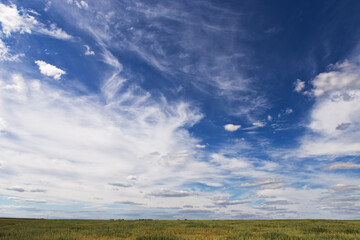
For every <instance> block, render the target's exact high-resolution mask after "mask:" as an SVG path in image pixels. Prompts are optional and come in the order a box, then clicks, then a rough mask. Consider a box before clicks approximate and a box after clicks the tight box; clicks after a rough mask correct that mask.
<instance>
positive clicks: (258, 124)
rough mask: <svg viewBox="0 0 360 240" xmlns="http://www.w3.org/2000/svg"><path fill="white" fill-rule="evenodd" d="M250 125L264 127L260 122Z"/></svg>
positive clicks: (263, 123)
mask: <svg viewBox="0 0 360 240" xmlns="http://www.w3.org/2000/svg"><path fill="white" fill-rule="evenodd" d="M252 125H253V126H256V127H265V125H266V123H265V122H261V121H257V122H254V123H253V124H252Z"/></svg>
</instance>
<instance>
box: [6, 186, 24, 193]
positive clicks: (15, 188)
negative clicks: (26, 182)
mask: <svg viewBox="0 0 360 240" xmlns="http://www.w3.org/2000/svg"><path fill="white" fill-rule="evenodd" d="M6 190H9V191H15V192H25V189H24V188H22V187H9V188H6Z"/></svg>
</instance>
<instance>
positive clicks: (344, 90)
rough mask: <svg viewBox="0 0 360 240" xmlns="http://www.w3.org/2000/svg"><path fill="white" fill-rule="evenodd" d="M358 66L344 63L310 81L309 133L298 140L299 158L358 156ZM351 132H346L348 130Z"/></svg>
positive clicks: (352, 63) (337, 64) (359, 143)
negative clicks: (299, 144)
mask: <svg viewBox="0 0 360 240" xmlns="http://www.w3.org/2000/svg"><path fill="white" fill-rule="evenodd" d="M359 78H360V66H359V64H358V63H357V61H356V60H352V61H351V60H345V61H343V62H341V63H336V64H335V65H331V66H330V70H329V71H328V72H323V73H320V74H318V75H317V76H316V77H315V78H314V80H313V81H312V84H313V90H312V91H313V92H314V96H315V104H314V107H313V109H312V110H311V112H310V123H309V125H308V126H307V127H308V129H309V130H310V131H309V132H308V134H305V135H304V136H303V137H302V139H301V147H300V149H299V150H298V151H296V154H298V155H299V156H303V157H306V156H321V155H323V156H324V155H333V156H347V155H357V154H358V153H360V130H358V129H360V122H359V121H358V119H360V101H359V100H360V85H359V81H357V79H359ZM350 128H351V129H352V131H348V129H350Z"/></svg>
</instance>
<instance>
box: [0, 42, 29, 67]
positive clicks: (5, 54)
mask: <svg viewBox="0 0 360 240" xmlns="http://www.w3.org/2000/svg"><path fill="white" fill-rule="evenodd" d="M23 56H24V54H15V55H13V54H11V53H10V49H9V48H8V47H7V46H6V45H5V43H4V42H3V41H2V40H1V39H0V62H1V61H9V62H13V61H19V58H20V57H23Z"/></svg>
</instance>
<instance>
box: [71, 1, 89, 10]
mask: <svg viewBox="0 0 360 240" xmlns="http://www.w3.org/2000/svg"><path fill="white" fill-rule="evenodd" d="M67 3H68V4H75V5H76V6H77V7H78V8H80V9H88V8H89V5H88V3H87V2H85V1H83V0H67Z"/></svg>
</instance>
